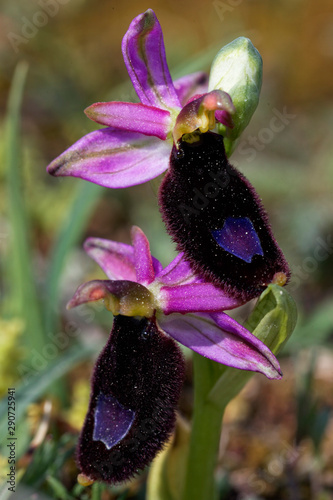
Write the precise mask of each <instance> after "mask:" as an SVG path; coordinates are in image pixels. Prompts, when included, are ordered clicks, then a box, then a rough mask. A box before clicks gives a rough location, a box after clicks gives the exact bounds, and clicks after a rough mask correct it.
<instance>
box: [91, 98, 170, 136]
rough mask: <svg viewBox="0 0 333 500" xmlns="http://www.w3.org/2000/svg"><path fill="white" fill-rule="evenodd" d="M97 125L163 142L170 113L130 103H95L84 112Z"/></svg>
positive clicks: (168, 124)
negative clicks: (135, 133)
mask: <svg viewBox="0 0 333 500" xmlns="http://www.w3.org/2000/svg"><path fill="white" fill-rule="evenodd" d="M85 113H86V115H87V116H88V117H89V118H90V119H91V120H94V121H95V122H97V123H101V124H102V125H107V126H109V127H116V128H118V129H121V130H128V131H129V132H139V133H141V134H144V135H153V136H155V137H159V138H160V139H163V140H165V139H166V138H167V135H168V132H169V131H170V122H171V119H170V113H169V111H165V110H164V109H159V108H155V107H153V106H145V105H144V104H134V103H130V102H97V103H96V104H93V105H92V106H89V108H87V109H86V110H85Z"/></svg>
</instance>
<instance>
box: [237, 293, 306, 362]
mask: <svg viewBox="0 0 333 500" xmlns="http://www.w3.org/2000/svg"><path fill="white" fill-rule="evenodd" d="M296 322H297V309H296V304H295V301H294V299H293V298H292V297H291V295H290V294H289V293H288V291H287V290H286V289H285V288H283V287H280V286H278V285H268V287H267V288H266V290H265V291H264V292H263V293H262V294H261V296H260V298H259V300H258V302H257V304H256V307H255V308H254V310H253V312H252V314H251V315H250V317H249V319H248V320H247V321H246V323H245V328H247V329H248V330H250V332H252V333H253V334H254V335H255V336H256V337H258V339H260V340H261V341H262V342H264V344H266V345H267V346H268V347H269V348H270V350H271V351H272V352H273V353H274V354H278V353H279V352H280V351H281V349H282V347H283V346H284V344H285V343H286V342H287V340H288V339H289V337H290V336H291V334H292V333H293V331H294V329H295V326H296Z"/></svg>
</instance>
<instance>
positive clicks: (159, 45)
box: [48, 9, 235, 188]
mask: <svg viewBox="0 0 333 500" xmlns="http://www.w3.org/2000/svg"><path fill="white" fill-rule="evenodd" d="M122 52H123V56H124V61H125V65H126V68H127V71H128V74H129V76H130V78H131V80H132V83H133V86H134V89H135V90H136V92H137V94H138V97H139V99H140V103H130V102H98V103H96V104H93V105H92V106H90V107H88V108H87V109H86V110H85V112H86V114H87V116H88V117H89V118H91V119H92V120H94V121H95V122H97V123H100V124H102V125H106V126H107V128H104V129H101V130H97V131H95V132H92V133H89V134H87V135H86V136H84V137H82V138H81V139H80V140H79V141H77V142H76V143H75V144H73V145H72V146H71V147H70V148H69V149H67V151H65V152H64V153H63V154H61V155H60V156H59V157H58V158H56V159H55V160H54V161H53V162H52V163H51V164H50V165H49V166H48V172H49V173H50V174H52V175H55V176H73V177H80V178H82V179H85V180H88V181H91V182H94V183H96V184H100V185H102V186H106V187H109V188H124V187H128V186H134V185H136V184H141V183H144V182H147V181H149V180H151V179H153V178H155V177H157V176H158V175H160V174H161V173H163V172H164V171H165V170H167V169H168V167H169V156H170V152H171V149H172V146H173V143H175V144H176V145H177V143H178V140H179V139H180V138H181V137H182V136H183V135H184V134H185V135H186V134H191V133H192V132H194V131H196V130H199V131H200V132H207V131H208V130H211V129H213V128H214V127H215V120H217V121H218V122H219V123H221V124H222V125H224V126H226V127H232V126H233V124H232V118H231V115H232V114H233V113H234V111H235V108H234V105H233V103H232V100H231V98H230V96H229V95H228V94H227V93H226V92H223V91H222V90H212V91H211V92H209V93H207V90H208V77H207V75H206V74H205V73H201V72H198V73H194V74H191V75H187V76H184V77H182V78H180V79H179V80H176V81H175V82H173V81H172V79H171V75H170V72H169V69H168V65H167V61H166V55H165V48H164V42H163V33H162V29H161V26H160V24H159V22H158V20H157V17H156V15H155V13H154V12H153V11H152V10H151V9H148V10H147V11H146V12H145V13H143V14H140V15H139V16H137V17H136V18H135V19H134V20H133V21H132V22H131V24H130V26H129V29H128V31H127V33H126V34H125V36H124V39H123V42H122ZM189 101H190V102H189ZM186 103H187V104H186Z"/></svg>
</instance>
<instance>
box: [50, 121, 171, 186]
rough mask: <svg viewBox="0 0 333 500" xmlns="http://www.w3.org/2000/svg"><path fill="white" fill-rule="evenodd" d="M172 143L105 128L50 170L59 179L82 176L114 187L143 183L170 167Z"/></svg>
mask: <svg viewBox="0 0 333 500" xmlns="http://www.w3.org/2000/svg"><path fill="white" fill-rule="evenodd" d="M170 150H171V146H170V144H168V143H166V142H163V141H161V140H160V139H157V138H155V137H149V138H148V137H146V136H144V135H142V134H138V133H135V132H127V131H126V130H117V129H114V128H111V127H110V128H105V129H102V130H97V131H96V132H92V133H90V134H88V135H86V136H84V137H82V138H81V139H80V140H78V141H77V142H76V143H75V144H73V146H71V147H70V148H69V149H67V150H66V151H65V152H64V153H62V154H61V155H60V156H58V158H56V159H55V160H53V162H52V163H50V165H49V166H48V167H47V170H48V172H49V173H50V174H51V175H55V176H58V175H60V176H67V175H69V176H72V177H80V178H81V179H85V180H87V181H90V182H94V183H95V184H100V185H101V186H105V187H110V188H124V187H128V186H135V185H136V184H142V183H143V182H147V181H149V180H151V179H154V177H157V176H158V175H160V174H161V173H162V172H164V171H165V170H166V169H167V168H168V166H169V155H170Z"/></svg>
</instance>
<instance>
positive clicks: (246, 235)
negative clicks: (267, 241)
mask: <svg viewBox="0 0 333 500" xmlns="http://www.w3.org/2000/svg"><path fill="white" fill-rule="evenodd" d="M212 236H213V238H214V240H215V241H216V242H217V243H218V244H219V245H220V247H222V248H223V250H225V251H226V252H229V253H231V254H232V255H235V257H238V258H239V259H242V260H244V261H245V262H248V263H250V262H251V261H252V259H253V257H254V256H255V255H262V256H263V255H264V252H263V249H262V247H261V243H260V240H259V237H258V235H257V232H256V230H255V229H254V226H253V224H252V222H251V221H250V219H249V218H248V217H228V218H227V219H226V220H225V223H224V226H223V228H222V229H216V230H214V231H212Z"/></svg>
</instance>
